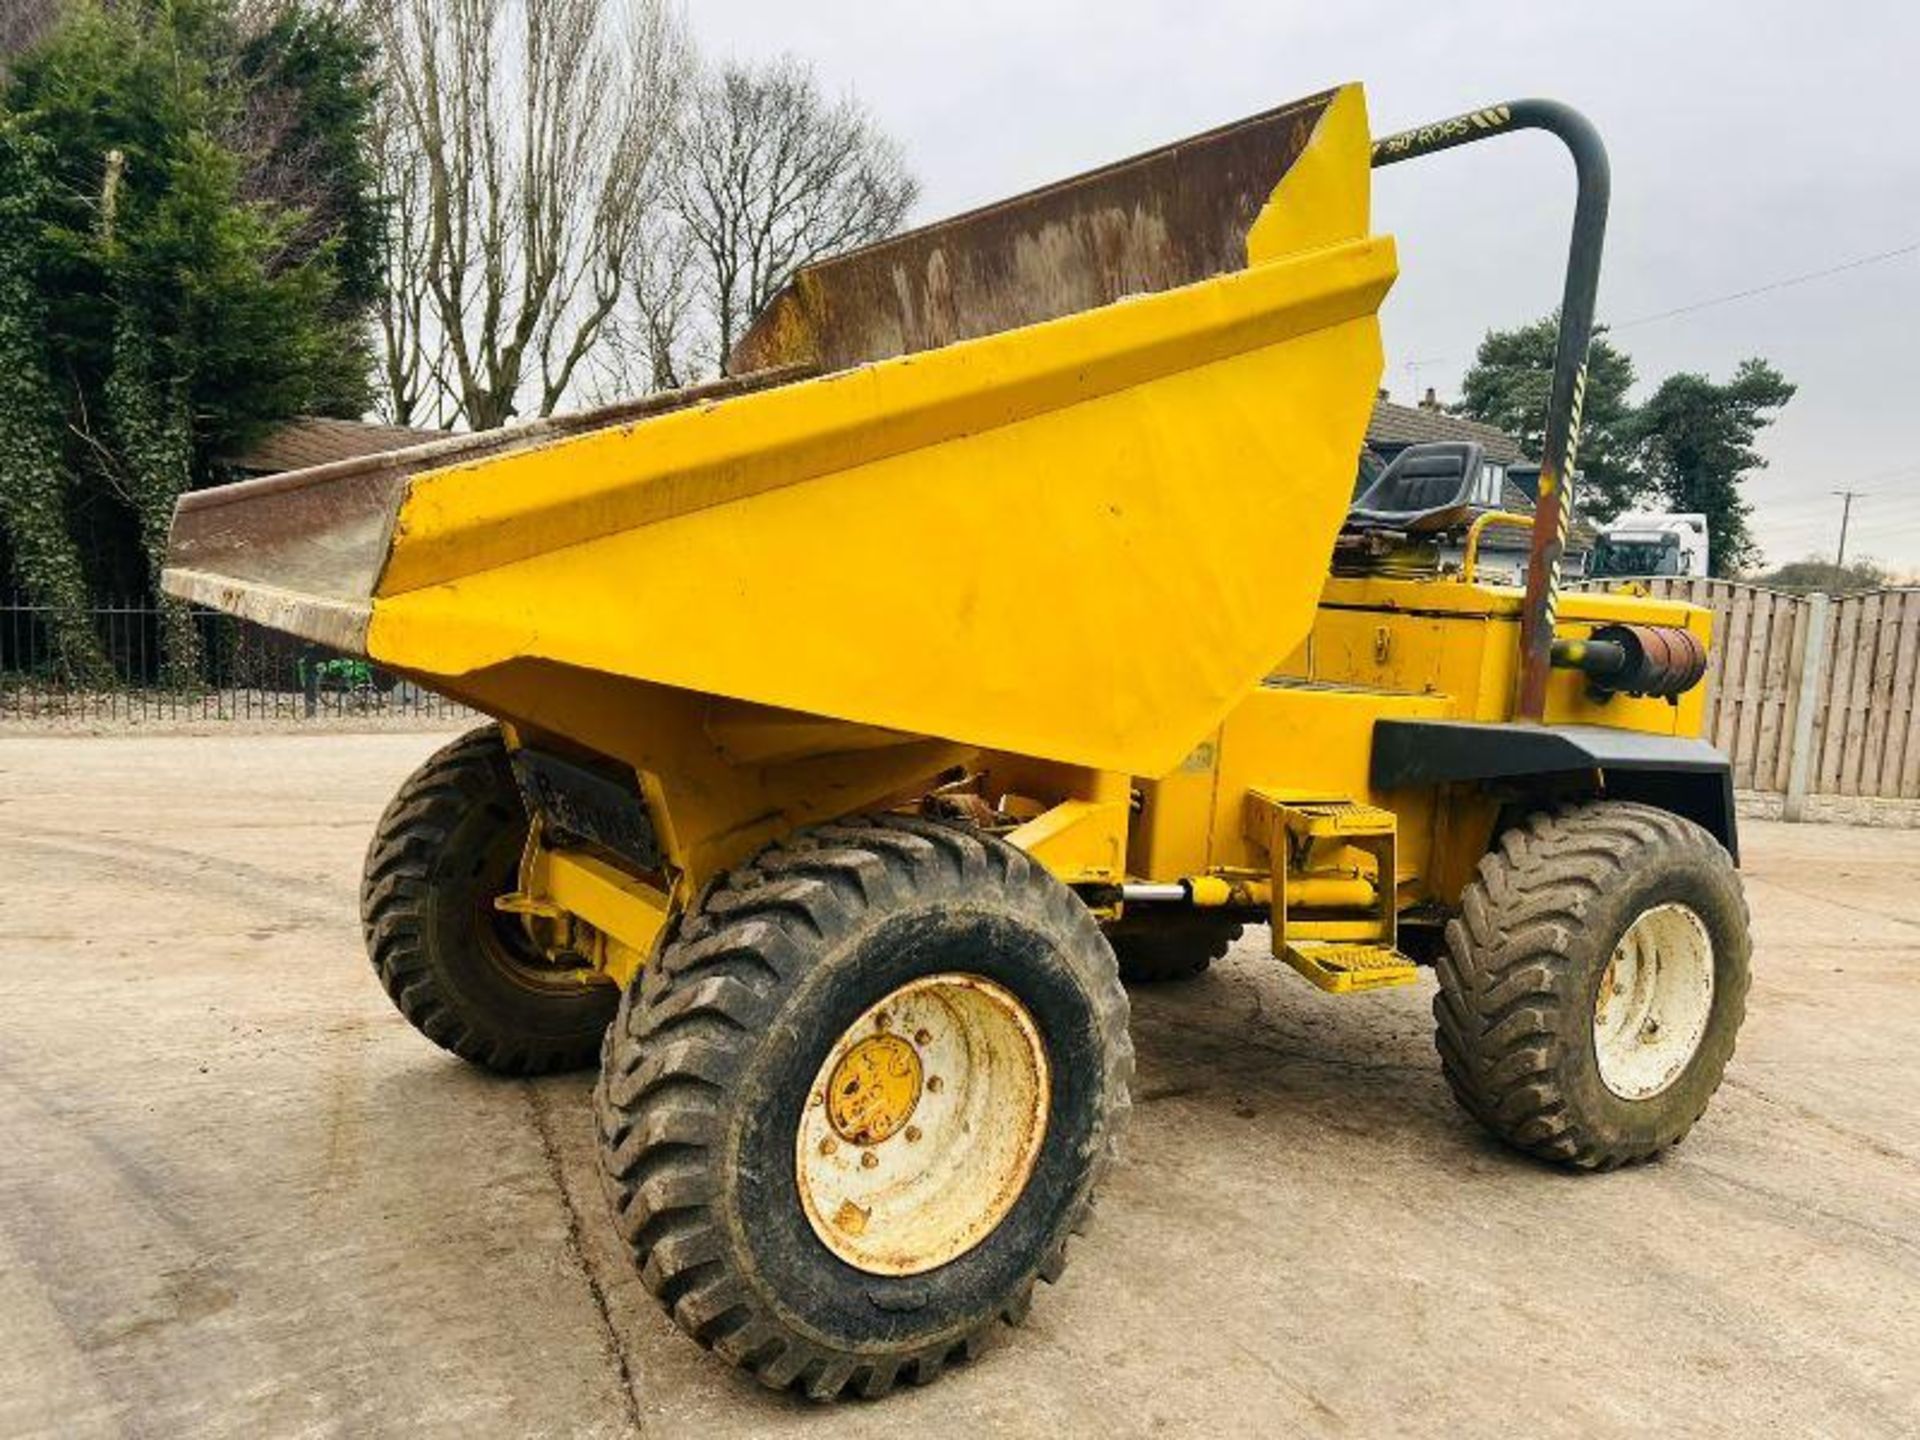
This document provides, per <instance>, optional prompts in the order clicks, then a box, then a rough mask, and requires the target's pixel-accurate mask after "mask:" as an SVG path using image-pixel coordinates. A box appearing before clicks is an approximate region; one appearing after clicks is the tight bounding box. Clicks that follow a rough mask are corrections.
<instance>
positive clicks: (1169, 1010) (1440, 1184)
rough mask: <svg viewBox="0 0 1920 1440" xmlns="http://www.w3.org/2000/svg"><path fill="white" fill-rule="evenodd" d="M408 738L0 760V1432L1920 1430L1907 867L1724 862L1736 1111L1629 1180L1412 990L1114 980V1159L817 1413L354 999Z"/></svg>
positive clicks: (574, 1159) (1238, 965)
mask: <svg viewBox="0 0 1920 1440" xmlns="http://www.w3.org/2000/svg"><path fill="white" fill-rule="evenodd" d="M443 738H444V737H440V736H431V735H419V734H378V735H355V736H349V735H317V736H274V735H249V736H235V737H230V738H221V737H217V736H215V737H197V738H127V739H62V738H44V737H43V738H0V868H3V869H4V874H5V877H6V878H5V888H4V892H3V893H4V896H5V898H4V900H3V901H0V914H4V917H5V923H4V925H0V1337H4V1343H0V1435H3V1436H26V1435H49V1436H53V1435H58V1436H85V1435H115V1434H127V1435H155V1436H176V1435H177V1436H189V1435H191V1436H236V1437H239V1436H246V1437H252V1436H258V1435H266V1434H271V1435H351V1436H369V1435H383V1434H396V1435H399V1434H405V1435H419V1434H446V1435H461V1436H472V1435H536V1434H537V1435H609V1436H611V1435H620V1434H627V1433H631V1432H633V1431H636V1430H638V1431H644V1432H645V1433H648V1434H653V1435H663V1436H678V1435H703V1436H711V1435H739V1434H751V1435H797V1434H801V1433H810V1434H831V1435H832V1436H834V1437H835V1440H842V1437H850V1436H851V1437H857V1436H866V1435H873V1436H887V1437H889V1440H892V1437H898V1436H900V1435H903V1434H912V1435H915V1436H924V1435H961V1434H965V1435H977V1434H983V1433H991V1434H1011V1435H1028V1434H1047V1435H1058V1434H1073V1435H1081V1434H1097V1435H1101V1436H1103V1437H1110V1436H1128V1435H1142V1434H1154V1433H1169V1434H1185V1433H1193V1432H1198V1431H1202V1430H1204V1431H1206V1432H1209V1433H1213V1434H1221V1435H1240V1434H1248V1435H1253V1434H1260V1435H1272V1434H1282V1433H1307V1434H1320V1435H1350V1436H1376V1435H1383V1434H1397V1433H1416V1432H1417V1433H1421V1434H1434V1433H1438V1434H1503V1435H1504V1434H1514V1433H1525V1434H1529V1435H1582V1436H1585V1435H1596V1434H1630V1433H1634V1434H1637V1433H1641V1432H1644V1431H1649V1430H1653V1429H1656V1428H1657V1429H1659V1430H1662V1431H1665V1432H1668V1433H1681V1434H1728V1435H1733V1434H1738V1435H1742V1436H1752V1435H1765V1434H1791V1435H1808V1434H1818V1435H1835V1436H1860V1435H1902V1434H1914V1433H1916V1431H1920V1105H1916V1104H1915V1102H1914V1095H1915V1091H1916V1088H1920V1061H1917V1060H1916V1058H1915V1052H1916V1047H1917V1046H1920V834H1916V833H1913V832H1905V831H1889V830H1875V831H1866V830H1855V829H1846V828H1840V827H1824V826H1802V827H1790V826H1782V825H1778V824H1769V823H1764V822H1754V823H1750V824H1749V825H1748V826H1747V830H1746V848H1747V883H1748V887H1749V894H1750V896H1751V899H1752V902H1753V908H1754V921H1755V931H1756V937H1757V942H1758V948H1757V953H1756V956H1755V962H1754V968H1755V983H1754V990H1753V996H1752V1001H1751V1006H1750V1018H1749V1020H1748V1023H1747V1028H1746V1033H1745V1035H1744V1036H1743V1039H1742V1042H1741V1046H1740V1052H1739V1054H1738V1056H1737V1057H1736V1059H1735V1061H1734V1066H1733V1069H1732V1072H1731V1074H1730V1077H1729V1079H1728V1082H1727V1085H1726V1087H1725V1089H1724V1090H1723V1091H1722V1092H1721V1095H1720V1097H1719V1099H1718V1101H1717V1102H1716V1103H1715V1105H1714V1107H1713V1109H1712V1110H1710V1111H1709V1112H1708V1114H1707V1117H1706V1119H1705V1120H1704V1121H1703V1122H1702V1124H1701V1126H1700V1127H1699V1128H1698V1129H1697V1130H1696V1131H1695V1132H1694V1134H1693V1136H1692V1137H1691V1138H1689V1139H1688V1140H1687V1142H1686V1143H1685V1144H1684V1145H1683V1146H1681V1147H1680V1148H1679V1149H1678V1150H1677V1151H1675V1152H1673V1153H1672V1154H1670V1155H1669V1156H1667V1157H1665V1158H1664V1159H1662V1160H1661V1161H1659V1162H1657V1163H1655V1164H1653V1165H1650V1166H1646V1167H1642V1168H1639V1169H1635V1170H1631V1171H1626V1172H1622V1173H1618V1174H1614V1175H1607V1176H1570V1175H1564V1174H1560V1173H1557V1172H1555V1171H1553V1170H1549V1169H1546V1168H1543V1167H1541V1166H1539V1165H1537V1164H1534V1163H1532V1162H1530V1161H1526V1160H1522V1159H1519V1158H1516V1157H1514V1156H1511V1155H1509V1154H1507V1153H1506V1152H1504V1151H1503V1150H1501V1149H1499V1148H1498V1147H1497V1146H1495V1145H1494V1144H1492V1143H1491V1142H1489V1141H1487V1140H1485V1139H1484V1138H1482V1136H1481V1135H1480V1133H1479V1132H1478V1131H1477V1130H1476V1129H1475V1128H1474V1127H1473V1126H1472V1124H1471V1123H1470V1122H1469V1121H1468V1120H1467V1119H1466V1118H1465V1117H1464V1116H1463V1115H1462V1114H1461V1113H1459V1111H1457V1110H1456V1108H1455V1107H1454V1105H1453V1103H1452V1101H1451V1100H1450V1099H1449V1097H1448V1095H1447V1093H1446V1089H1445V1086H1444V1085H1443V1083H1442V1082H1441V1079H1440V1074H1439V1069H1438V1065H1437V1062H1436V1061H1435V1059H1434V1055H1433V1050H1432V1045H1431V1040H1430V1036H1429V1028H1430V1026H1429V1020H1428V1011H1427V1006H1428V1000H1429V996H1430V985H1426V984H1423V985H1422V986H1420V987H1417V988H1411V989H1408V990H1403V991H1390V992H1387V993H1384V994H1377V995H1368V996H1360V997H1354V998H1344V999H1335V998H1332V997H1328V996H1323V995H1321V994H1319V993H1318V992H1316V991H1314V990H1312V989H1310V988H1309V987H1307V986H1306V985H1305V984H1303V983H1302V982H1300V981H1299V980H1298V979H1297V978H1295V977H1293V976H1292V975H1291V974H1290V973H1289V972H1285V971H1283V970H1282V969H1281V968H1280V967H1278V966H1277V965H1276V964H1275V963H1274V962H1273V961H1272V959H1271V958H1269V957H1268V956H1267V955H1265V954H1264V953H1263V948H1262V947H1263V946H1264V943H1265V935H1264V933H1255V934H1253V935H1250V936H1249V938H1248V939H1247V940H1246V941H1244V942H1242V944H1241V945H1240V946H1239V947H1238V948H1237V949H1236V950H1235V951H1234V953H1233V955H1232V956H1231V957H1230V958H1229V959H1228V961H1226V962H1225V963H1223V964H1222V965H1220V966H1218V967H1216V969H1215V970H1214V972H1213V973H1212V974H1211V975H1209V976H1207V977H1206V978H1203V979H1201V980H1197V981H1194V982H1190V983H1186V984H1181V985H1174V986H1167V987H1163V988H1161V989H1159V990H1156V991H1151V992H1146V991H1143V992H1140V993H1139V994H1138V995H1137V996H1136V1002H1135V1034H1136V1040H1137V1044H1138V1048H1139V1059H1140V1073H1139V1078H1138V1082H1137V1087H1136V1105H1137V1108H1136V1111H1135V1121H1134V1125H1133V1129H1132V1131H1131V1134H1130V1137H1129V1138H1130V1145H1129V1150H1128V1155H1127V1158H1126V1159H1125V1161H1124V1162H1123V1164H1122V1165H1121V1166H1120V1168H1119V1169H1118V1171H1117V1172H1116V1174H1115V1177H1114V1179H1113V1181H1112V1183H1111V1184H1110V1185H1109V1187H1108V1189H1107V1192H1106V1194H1105V1196H1104V1198H1103V1203H1102V1205H1101V1207H1100V1224H1099V1226H1098V1227H1097V1228H1096V1229H1095V1230H1094V1232H1093V1234H1092V1235H1090V1236H1089V1237H1088V1238H1087V1239H1086V1240H1085V1241H1084V1242H1082V1243H1080V1244H1078V1245H1077V1246H1076V1248H1075V1250H1074V1251H1073V1255H1072V1264H1071V1265H1070V1267H1069V1269H1068V1271H1067V1274H1066V1276H1065V1277H1064V1279H1063V1280H1062V1282H1061V1283H1060V1284H1059V1285H1056V1286H1054V1287H1051V1289H1050V1290H1047V1291H1046V1292H1045V1293H1043V1294H1042V1295H1041V1296H1040V1297H1039V1299H1038V1301H1037V1303H1036V1305H1035V1307H1034V1311H1033V1315H1032V1318H1031V1319H1030V1321H1029V1322H1028V1324H1027V1325H1026V1326H1025V1327H1024V1328H1023V1329H1022V1330H1020V1331H1017V1332H1007V1333H1006V1334H1005V1335H1004V1336H1003V1337H1002V1339H1001V1340H1000V1342H999V1343H998V1344H996V1345H995V1346H994V1347H992V1348H991V1349H990V1350H989V1351H988V1352H987V1354H986V1355H985V1356H984V1357H983V1358H982V1359H981V1360H980V1361H978V1362H977V1363H975V1364H973V1365H971V1366H967V1367H963V1368H962V1369H960V1370H958V1371H956V1372H953V1373H951V1374H949V1375H948V1377H947V1378H945V1379H943V1380H942V1381H941V1382H940V1383H938V1384H936V1385H934V1386H931V1387H929V1388H927V1389H925V1390H917V1391H912V1392H908V1393H903V1394H900V1395H897V1396H896V1397H894V1398H892V1399H890V1400H886V1401H883V1402H880V1403H878V1404H861V1403H854V1404H847V1405H842V1406H840V1407H838V1408H836V1409H833V1410H822V1409H820V1408H818V1407H813V1406H809V1405H807V1404H805V1403H804V1402H800V1401H794V1400H789V1399H787V1398H785V1397H782V1396H777V1395H773V1394H769V1393H767V1392H765V1391H762V1390H760V1389H759V1388H758V1387H756V1386H755V1385H754V1384H753V1383H752V1382H750V1381H746V1380H743V1379H741V1378H740V1377H739V1376H737V1375H736V1374H734V1373H733V1372H732V1371H730V1370H728V1369H727V1368H726V1367H724V1366H723V1365H722V1364H720V1363H719V1362H717V1361H715V1360H712V1359H711V1358H709V1357H707V1356H706V1355H704V1354H703V1353H702V1352H701V1351H700V1350H699V1349H698V1348H697V1347H695V1346H694V1345H693V1344H691V1343H690V1342H688V1341H686V1340H684V1339H682V1338H681V1337H680V1336H679V1334H678V1333H677V1332H676V1331H675V1330H674V1329H673V1328H672V1327H671V1325H670V1324H669V1322H668V1321H667V1320H666V1319H665V1318H664V1317H663V1316H662V1315H661V1314H660V1313H659V1311H658V1309H657V1308H656V1306H655V1304H654V1302H653V1300H652V1299H651V1297H649V1296H648V1295H647V1294H646V1293H645V1291H644V1290H643V1289H642V1288H641V1286H640V1283H639V1281H638V1279H637V1278H636V1277H635V1276H634V1275H633V1274H632V1273H631V1272H630V1271H629V1270H628V1268H627V1267H626V1265H625V1263H624V1261H623V1260H622V1258H621V1256H620V1254H619V1252H618V1251H617V1249H616V1247H615V1244H614V1242H613V1236H612V1230H611V1226H610V1225H609V1223H608V1221H607V1218H606V1216H605V1213H604V1210H603V1202H602V1200H601V1197H600V1192H599V1188H598V1184H597V1181H596V1179H595V1176H594V1169H593V1153H592V1142H591V1135H590V1128H589V1123H588V1117H587V1108H586V1102H587V1092H588V1085H589V1080H588V1078H587V1077H585V1076H578V1077H566V1078H560V1079H554V1080H547V1081H541V1082H537V1083H524V1082H514V1081H505V1080H498V1079H492V1078H489V1077H487V1076H485V1075H482V1074H479V1073H476V1072H475V1071H472V1070H470V1069H468V1068H467V1067H465V1066H464V1065H462V1064H460V1063H459V1062H458V1061H455V1060H452V1059H450V1058H449V1057H447V1056H445V1055H443V1054H442V1053H440V1052H439V1051H438V1050H436V1049H434V1047H432V1046H431V1045H430V1044H428V1043H427V1042H426V1041H425V1040H423V1039H421V1038H420V1037H419V1036H417V1035H416V1034H414V1032H413V1031H412V1030H410V1029H409V1028H408V1027H407V1025H406V1024H405V1022H404V1021H402V1020H401V1019H400V1017H399V1016H398V1015H397V1014H396V1013H394V1012H393V1010H392V1009H391V1007H390V1006H389V1005H388V1003H387V1001H386V998H385V997H384V996H383V995H382V994H381V993H380V990H379V988H378V986H377V985H376V984H375V983H374V980H373V977H372V976H371V974H370V973H369V972H368V969H367V965H366V961H365V959H364V956H363V953H362V950H361V944H360V936H359V932H358V922H357V918H356V893H355V892H356V884H357V879H358V872H359V866H360V859H361V855H362V852H363V850H364V848H365V845H366V842H367V837H368V833H369V831H370V828H371V826H372V823H373V820H374V818H375V816H376V815H377V814H378V812H379V809H380V807H381V806H382V805H383V804H384V803H385V801H386V799H387V798H388V796H389V795H390V794H391V792H392V791H393V789H394V788H395V787H396V786H397V785H398V784H399V782H400V780H401V778H402V777H403V776H404V775H405V774H406V773H407V772H408V771H409V770H411V769H412V768H413V766H414V765H415V764H417V763H418V762H419V760H421V759H422V758H423V757H424V756H425V755H426V754H427V753H428V752H429V751H430V750H431V749H433V748H435V746H437V745H438V744H439V743H440V742H441V740H442V739H443Z"/></svg>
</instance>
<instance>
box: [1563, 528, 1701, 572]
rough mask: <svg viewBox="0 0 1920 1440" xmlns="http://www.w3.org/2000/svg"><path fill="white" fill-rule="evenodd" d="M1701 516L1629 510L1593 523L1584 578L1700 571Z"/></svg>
mask: <svg viewBox="0 0 1920 1440" xmlns="http://www.w3.org/2000/svg"><path fill="white" fill-rule="evenodd" d="M1707 558H1708V557H1707V517H1706V516H1704V515H1674V514H1649V513H1631V514H1626V515H1621V516H1619V517H1618V518H1617V519H1614V520H1610V521H1608V522H1607V523H1606V524H1605V525H1602V526H1600V527H1599V533H1598V535H1597V536H1596V537H1595V539H1594V542H1593V553H1592V556H1591V557H1590V558H1589V559H1588V561H1587V576H1588V578H1589V579H1596V580H1598V579H1620V578H1627V577H1632V578H1635V579H1639V578H1645V577H1650V576H1670V575H1671V576H1703V577H1704V576H1705V575H1706V574H1707V573H1708V571H1707Z"/></svg>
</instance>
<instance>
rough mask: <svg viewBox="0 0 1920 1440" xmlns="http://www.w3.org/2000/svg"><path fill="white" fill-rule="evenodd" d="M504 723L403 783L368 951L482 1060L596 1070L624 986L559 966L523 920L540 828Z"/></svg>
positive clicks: (456, 1046)
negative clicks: (517, 901) (505, 901)
mask: <svg viewBox="0 0 1920 1440" xmlns="http://www.w3.org/2000/svg"><path fill="white" fill-rule="evenodd" d="M531 823H532V822H531V821H530V820H529V818H528V816H527V811H526V806H525V804H524V802H523V801H522V800H521V798H520V790H519V787H518V786H517V785H516V784H515V783H514V779H513V771H512V768H511V767H510V766H509V765H508V763H507V747H506V742H505V741H504V740H502V738H501V736H500V730H499V727H498V726H494V725H488V726H485V727H483V728H481V729H479V730H474V731H471V732H470V733H468V734H466V735H463V736H461V737H460V738H459V739H458V740H456V741H454V742H453V743H452V744H451V745H449V746H447V747H446V748H445V749H443V750H441V751H440V752H439V753H438V754H436V755H434V756H433V757H432V758H431V759H429V760H428V761H427V763H426V764H424V765H422V766H421V767H420V768H419V769H418V770H416V771H414V772H413V774H412V775H410V776H408V777H407V781H406V783H405V784H404V785H402V786H401V787H400V791H399V793H398V794H396V795H395V796H394V797H393V801H392V803H391V804H389V805H388V806H387V809H386V813H385V814H384V815H382V816H381V817H380V824H379V826H378V828H377V829H376V830H375V831H374V835H373V844H372V845H371V846H370V847H369V849H368V851H367V861H366V868H365V871H364V872H363V874H362V877H361V882H360V919H361V927H362V929H363V931H364V932H365V935H366V941H367V954H368V956H369V958H371V960H372V961H373V969H374V973H375V974H376V975H378V976H379V978H380V984H381V987H382V988H383V989H385V990H386V992H387V996H388V998H389V999H391V1000H392V1001H393V1003H394V1005H395V1007H396V1008H397V1009H398V1010H399V1011H400V1013H401V1014H402V1015H404V1016H405V1017H406V1018H407V1021H408V1022H409V1023H410V1024H411V1025H412V1026H413V1027H414V1028H415V1029H416V1030H418V1031H419V1032H420V1033H421V1034H422V1035H425V1036H426V1037H427V1038H428V1039H429V1040H431V1041H433V1043H434V1044H436V1045H438V1046H440V1047H441V1048H442V1049H444V1050H449V1051H451V1052H452V1053H453V1054H455V1055H458V1056H459V1057H460V1058H461V1059H462V1060H466V1061H468V1062H470V1063H472V1064H474V1065H478V1066H480V1067H481V1068H482V1069H486V1070H493V1071H496V1072H498V1073H499V1074H502V1075H544V1074H546V1073H548V1072H549V1071H554V1070H577V1069H580V1068H581V1067H583V1066H587V1065H591V1064H592V1063H593V1062H594V1060H595V1059H596V1058H597V1057H598V1056H599V1053H600V1037H601V1035H602V1034H603V1033H604V1032H605V1030H606V1028H607V1024H608V1022H609V1021H610V1020H612V1018H613V1013H614V1010H615V1008H616V1007H617V1006H618V1005H619V1003H620V992H619V991H618V990H617V989H616V988H615V987H614V986H613V985H611V984H610V983H608V982H607V981H605V980H602V979H601V978H599V977H598V976H596V975H594V974H592V973H591V972H590V971H587V970H584V969H567V968H563V967H561V966H557V965H555V964H554V963H552V962H551V961H549V960H548V959H547V957H546V956H544V955H543V954H541V953H540V952H539V951H538V950H537V949H536V947H535V946H534V945H533V942H532V939H531V937H530V936H529V935H528V934H527V932H526V930H525V929H524V927H523V926H522V925H521V922H520V921H519V919H518V918H517V917H516V916H513V915H507V914H503V913H502V912H500V911H498V910H496V909H495V908H494V905H493V902H494V899H495V898H496V897H497V896H500V895H505V894H507V893H509V892H511V891H513V890H515V889H517V888H518V881H519V870H520V853H521V851H522V849H523V848H524V847H525V845H526V840H527V832H528V829H529V828H530V826H531Z"/></svg>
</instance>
